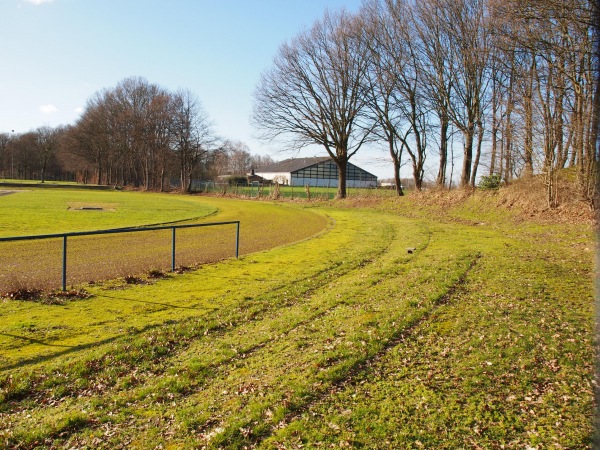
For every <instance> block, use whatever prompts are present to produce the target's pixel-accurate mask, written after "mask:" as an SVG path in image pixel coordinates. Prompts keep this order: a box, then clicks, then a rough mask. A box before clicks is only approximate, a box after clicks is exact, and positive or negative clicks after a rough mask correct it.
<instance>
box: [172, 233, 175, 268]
mask: <svg viewBox="0 0 600 450" xmlns="http://www.w3.org/2000/svg"><path fill="white" fill-rule="evenodd" d="M171 243H172V248H171V272H175V227H173V232H172V239H171Z"/></svg>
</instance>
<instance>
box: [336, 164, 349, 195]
mask: <svg viewBox="0 0 600 450" xmlns="http://www.w3.org/2000/svg"><path fill="white" fill-rule="evenodd" d="M334 161H335V164H336V165H337V168H338V188H337V194H336V198H337V199H342V198H346V168H347V167H348V160H346V159H345V158H335V160H334Z"/></svg>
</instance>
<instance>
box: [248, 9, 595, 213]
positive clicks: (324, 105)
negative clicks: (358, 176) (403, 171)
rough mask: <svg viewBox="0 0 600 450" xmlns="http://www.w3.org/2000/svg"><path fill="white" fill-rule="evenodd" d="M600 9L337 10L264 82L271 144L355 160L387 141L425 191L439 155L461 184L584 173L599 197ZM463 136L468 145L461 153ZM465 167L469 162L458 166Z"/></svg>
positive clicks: (304, 35) (261, 113)
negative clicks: (317, 148) (315, 148)
mask: <svg viewBox="0 0 600 450" xmlns="http://www.w3.org/2000/svg"><path fill="white" fill-rule="evenodd" d="M598 22H599V21H598V10H597V3H596V2H595V1H593V0H367V1H365V3H364V4H363V7H362V8H361V9H360V11H359V12H358V13H356V14H351V13H348V12H346V11H344V10H342V11H338V12H326V13H325V15H324V16H323V18H322V19H320V20H318V21H316V22H315V23H314V24H313V26H312V27H311V28H309V29H307V30H305V31H302V32H301V33H299V34H298V35H297V36H296V37H295V38H293V39H292V40H290V41H289V42H286V43H284V44H283V45H282V46H281V47H280V49H279V51H278V53H277V55H276V56H275V59H274V62H273V66H272V68H271V69H269V70H268V71H266V72H265V73H263V75H262V77H261V80H260V82H259V84H258V86H257V88H256V90H255V94H254V97H255V104H254V111H253V122H254V123H255V124H256V126H257V127H258V128H259V129H260V130H262V132H263V138H264V139H269V140H273V139H277V140H283V141H286V142H289V143H291V144H292V145H294V146H297V147H303V146H307V145H313V144H317V145H321V146H322V147H324V149H325V150H326V151H327V153H328V154H329V155H330V156H331V157H332V159H333V160H334V161H335V163H336V164H337V166H338V169H339V170H338V173H339V176H340V178H339V187H338V196H339V197H344V196H345V181H346V180H345V173H346V170H345V167H346V166H347V163H348V160H349V159H350V158H351V157H352V156H354V155H355V154H356V153H357V152H358V151H359V150H361V149H365V148H366V149H367V150H364V151H372V149H373V148H374V147H375V146H376V145H377V144H378V143H379V144H380V145H384V146H385V148H386V149H387V151H389V154H390V157H391V160H392V162H393V164H394V173H395V181H396V189H397V193H398V194H399V195H402V187H401V184H400V168H401V166H402V165H403V164H404V162H405V160H407V162H408V164H409V165H410V167H411V168H412V175H413V178H414V182H415V186H416V187H417V189H419V188H420V187H421V186H422V185H423V180H424V176H425V163H426V160H427V159H428V158H429V159H431V158H435V159H434V161H435V160H436V159H437V162H436V165H437V167H438V170H437V176H436V177H435V181H436V183H437V185H438V186H440V187H444V186H448V185H449V183H450V179H451V178H452V176H453V173H454V159H455V156H458V157H460V159H461V160H462V166H461V168H460V174H459V179H460V185H461V186H463V187H469V186H475V183H476V180H477V176H478V174H486V173H487V174H488V175H493V176H496V177H498V178H499V179H501V180H503V181H504V182H506V183H508V182H510V181H511V180H513V179H515V178H517V177H526V176H531V175H532V174H534V173H535V174H541V175H543V176H544V179H545V181H546V186H547V193H548V203H549V205H550V206H555V204H556V174H557V171H558V170H560V169H562V168H565V167H573V168H574V170H576V173H577V178H578V181H579V186H580V188H581V194H582V196H583V197H584V198H585V199H586V200H589V201H593V198H594V196H595V180H596V175H597V167H598V160H599V157H600V154H599V152H600V150H599V148H598V145H597V144H598V125H599V111H600V89H599V79H600V77H599V76H598V28H597V27H598ZM455 139H456V141H457V142H459V143H460V144H461V145H460V147H461V150H460V152H459V153H460V154H459V155H454V154H453V152H454V148H455V146H454V145H452V143H453V141H454V140H455ZM456 171H457V172H459V169H458V168H457V169H456Z"/></svg>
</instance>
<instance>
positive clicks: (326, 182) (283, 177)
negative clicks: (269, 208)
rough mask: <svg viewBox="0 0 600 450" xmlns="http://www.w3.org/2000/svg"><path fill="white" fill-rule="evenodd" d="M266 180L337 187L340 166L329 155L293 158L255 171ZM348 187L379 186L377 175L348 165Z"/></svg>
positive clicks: (295, 184) (297, 184)
mask: <svg viewBox="0 0 600 450" xmlns="http://www.w3.org/2000/svg"><path fill="white" fill-rule="evenodd" d="M255 173H256V175H260V176H261V177H263V178H264V179H265V180H271V181H273V182H277V183H279V184H283V185H289V186H306V185H308V186H320V187H337V185H338V168H337V166H336V165H335V163H334V162H333V160H332V159H331V158H330V157H329V156H324V157H317V158H292V159H286V160H285V161H281V162H278V163H275V164H270V165H268V166H265V167H260V168H258V169H256V171H255ZM346 187H350V188H356V187H377V177H376V176H375V175H373V174H372V173H369V172H367V171H366V170H363V169H361V168H360V167H358V166H355V165H354V164H351V163H348V166H347V167H346Z"/></svg>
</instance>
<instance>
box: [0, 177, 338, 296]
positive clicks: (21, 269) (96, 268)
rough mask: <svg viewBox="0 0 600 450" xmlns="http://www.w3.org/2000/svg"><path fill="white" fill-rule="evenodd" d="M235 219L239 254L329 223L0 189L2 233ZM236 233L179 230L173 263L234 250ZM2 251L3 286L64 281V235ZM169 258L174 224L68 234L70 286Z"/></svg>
mask: <svg viewBox="0 0 600 450" xmlns="http://www.w3.org/2000/svg"><path fill="white" fill-rule="evenodd" d="M224 205H226V206H225V207H223V206H224ZM82 208H84V209H82ZM85 208H91V209H85ZM95 208H102V209H95ZM232 220H240V221H241V226H240V249H239V250H240V254H246V253H250V252H254V251H258V250H263V249H265V248H271V247H274V246H278V245H283V244H286V243H289V242H294V241H297V240H301V239H305V238H307V237H309V236H311V235H313V234H315V233H317V232H319V231H321V230H322V229H323V228H324V227H326V226H327V220H326V219H325V218H324V217H323V216H322V215H315V214H313V213H311V212H310V211H308V210H305V211H298V210H291V209H290V208H286V207H284V206H281V205H276V204H272V203H260V204H253V203H250V202H248V201H239V200H237V201H236V200H226V201H224V200H222V199H221V200H220V199H216V198H200V197H197V196H194V197H190V196H181V195H160V194H148V193H139V192H119V191H112V192H103V191H64V190H60V189H56V190H51V189H45V190H30V191H15V193H13V194H10V195H3V196H0V237H3V236H19V235H38V234H50V233H65V232H73V231H91V230H106V229H113V228H124V227H136V226H142V225H157V224H165V223H169V224H173V223H179V222H184V223H202V222H224V221H232ZM235 239H236V229H235V226H227V227H218V228H217V227H215V228H213V227H211V228H193V229H186V230H180V231H179V232H178V233H177V252H176V253H177V254H176V263H177V265H178V266H193V265H197V264H203V263H207V262H214V261H218V260H220V259H223V258H229V257H232V256H234V255H235ZM0 252H1V255H2V256H1V262H2V265H3V267H4V270H3V271H1V272H0V293H4V292H10V291H14V290H18V289H24V288H29V289H32V288H36V289H37V288H42V289H52V288H54V289H56V288H58V287H59V286H60V283H61V277H62V274H61V271H62V239H61V238H55V239H48V240H37V241H21V242H2V243H0ZM170 258H171V230H163V231H152V232H144V233H134V234H131V233H124V234H110V235H102V236H87V237H77V238H70V239H69V245H68V270H67V273H68V277H67V280H68V283H69V285H73V284H78V283H83V282H89V281H94V282H95V281H101V280H105V279H109V278H116V277H122V276H127V275H132V276H138V275H140V274H145V273H147V272H149V271H151V270H162V271H165V270H170V267H171V259H170Z"/></svg>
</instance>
